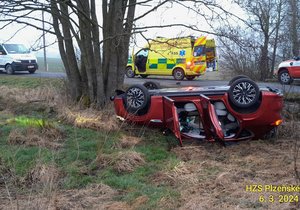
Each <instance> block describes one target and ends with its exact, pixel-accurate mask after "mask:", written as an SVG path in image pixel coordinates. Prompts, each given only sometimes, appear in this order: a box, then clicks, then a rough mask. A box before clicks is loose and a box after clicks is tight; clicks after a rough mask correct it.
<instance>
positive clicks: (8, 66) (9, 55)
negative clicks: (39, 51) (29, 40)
mask: <svg viewBox="0 0 300 210" xmlns="http://www.w3.org/2000/svg"><path fill="white" fill-rule="evenodd" d="M37 69H38V64H37V59H36V57H35V55H33V54H31V53H30V51H29V50H28V49H27V48H26V47H25V46H24V45H22V44H0V70H4V71H6V73H7V74H14V72H15V71H28V72H29V73H30V74H33V73H34V72H35V71H36V70H37Z"/></svg>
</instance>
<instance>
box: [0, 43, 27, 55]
mask: <svg viewBox="0 0 300 210" xmlns="http://www.w3.org/2000/svg"><path fill="white" fill-rule="evenodd" d="M4 47H5V49H6V50H7V52H8V53H10V54H26V53H29V50H28V49H27V48H26V47H25V46H24V45H22V44H4Z"/></svg>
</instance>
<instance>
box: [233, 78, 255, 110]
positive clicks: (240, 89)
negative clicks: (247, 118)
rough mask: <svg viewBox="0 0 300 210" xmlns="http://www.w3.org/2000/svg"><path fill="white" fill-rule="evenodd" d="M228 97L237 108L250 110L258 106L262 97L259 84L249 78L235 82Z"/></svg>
mask: <svg viewBox="0 0 300 210" xmlns="http://www.w3.org/2000/svg"><path fill="white" fill-rule="evenodd" d="M228 96H229V99H230V101H231V103H232V104H233V105H235V106H236V107H237V108H249V107H251V106H253V105H255V104H257V102H258V100H259V96H260V92H259V88H258V86H257V84H256V83H255V82H254V81H253V80H251V79H249V78H240V79H237V80H235V81H234V82H233V83H232V84H231V86H230V88H229V90H228Z"/></svg>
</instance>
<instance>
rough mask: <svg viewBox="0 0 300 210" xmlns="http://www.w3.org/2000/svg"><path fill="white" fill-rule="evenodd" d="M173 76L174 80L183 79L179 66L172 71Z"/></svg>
mask: <svg viewBox="0 0 300 210" xmlns="http://www.w3.org/2000/svg"><path fill="white" fill-rule="evenodd" d="M173 77H174V79H176V80H183V79H184V72H183V70H182V69H181V68H176V69H174V71H173Z"/></svg>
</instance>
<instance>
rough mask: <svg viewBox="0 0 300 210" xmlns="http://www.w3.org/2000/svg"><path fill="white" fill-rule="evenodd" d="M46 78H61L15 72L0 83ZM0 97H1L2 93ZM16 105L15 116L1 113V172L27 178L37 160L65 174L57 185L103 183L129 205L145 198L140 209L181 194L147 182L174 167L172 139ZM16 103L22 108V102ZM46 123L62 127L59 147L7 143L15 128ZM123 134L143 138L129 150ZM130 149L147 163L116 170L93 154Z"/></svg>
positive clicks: (32, 83)
mask: <svg viewBox="0 0 300 210" xmlns="http://www.w3.org/2000/svg"><path fill="white" fill-rule="evenodd" d="M47 82H50V83H52V82H53V83H58V84H59V82H60V81H56V80H55V79H40V78H39V79H36V78H22V77H15V76H12V77H1V78H0V83H1V84H4V85H7V86H9V87H18V88H36V87H39V86H42V85H44V84H45V83H47ZM0 100H4V99H3V98H1V97H0ZM14 106H16V107H14V109H15V110H17V111H15V112H14V114H0V122H1V127H0V172H1V170H4V169H3V168H7V169H10V171H11V173H13V176H15V177H16V179H17V180H25V178H26V176H28V174H29V173H30V171H31V170H32V169H33V168H34V167H35V166H36V164H37V163H43V164H51V165H55V166H57V167H58V169H59V170H60V171H61V172H62V174H63V178H62V179H60V184H59V186H60V188H61V189H74V188H77V189H80V188H84V187H86V186H88V185H89V184H93V183H104V184H107V185H109V186H110V187H112V188H114V189H117V190H120V192H121V193H120V194H119V195H118V196H117V197H115V198H114V199H115V200H122V201H126V202H127V203H129V204H130V203H132V202H134V200H135V199H136V198H137V197H139V196H147V197H148V201H147V202H146V203H144V204H143V205H142V206H141V207H140V208H141V209H155V208H157V205H158V202H159V201H160V200H161V199H162V198H171V199H175V200H176V199H177V198H178V197H179V194H178V193H177V192H175V191H174V190H172V189H171V187H170V186H168V185H167V184H166V185H160V186H156V185H155V184H154V183H153V182H152V181H151V180H152V178H153V176H155V174H156V173H157V172H159V171H161V170H169V169H172V168H173V167H174V166H176V165H177V164H178V162H179V160H178V159H177V158H176V156H175V154H173V153H171V152H169V149H170V147H172V146H173V145H175V144H177V142H176V140H174V138H173V137H170V136H163V135H162V134H161V133H160V132H159V131H157V130H152V129H151V130H150V129H147V128H138V127H137V128H135V130H136V131H135V132H133V133H132V131H131V132H130V133H128V131H125V130H124V131H123V130H121V131H119V132H117V133H114V132H107V131H105V130H98V131H96V130H91V129H86V128H77V127H74V126H72V125H67V124H64V123H63V122H61V121H60V119H57V118H56V115H54V117H51V118H48V117H47V114H45V113H44V112H45V109H43V108H37V109H36V110H34V112H28V111H25V110H24V109H23V108H22V109H21V108H20V109H18V104H15V105H14ZM19 106H20V107H26V104H20V105H19ZM36 106H37V105H36ZM47 126H50V127H51V126H56V127H60V128H61V129H62V130H63V131H64V133H65V136H64V141H63V142H62V146H61V147H60V148H59V149H49V148H43V147H38V146H26V145H11V144H9V143H8V136H9V134H10V132H11V131H12V130H13V129H26V128H29V127H35V128H43V127H47ZM123 135H137V136H139V137H142V139H143V141H142V142H141V143H139V144H138V145H137V146H135V147H134V148H130V149H126V148H120V147H117V146H116V145H117V143H118V141H119V138H120V137H121V136H123ZM128 150H130V151H132V150H134V151H136V152H139V153H141V154H142V155H143V157H144V159H145V164H144V165H142V166H140V167H138V168H136V169H135V170H134V171H133V172H127V173H118V172H116V171H115V170H113V169H112V167H111V166H108V167H106V168H99V167H98V166H97V163H96V158H97V156H98V155H99V154H107V155H111V156H112V157H114V156H115V155H117V154H118V153H119V152H126V151H128ZM13 183H14V182H13ZM16 187H19V186H16ZM22 189H23V190H25V193H26V189H27V187H25V186H23V187H22ZM27 190H29V191H30V189H27Z"/></svg>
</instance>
